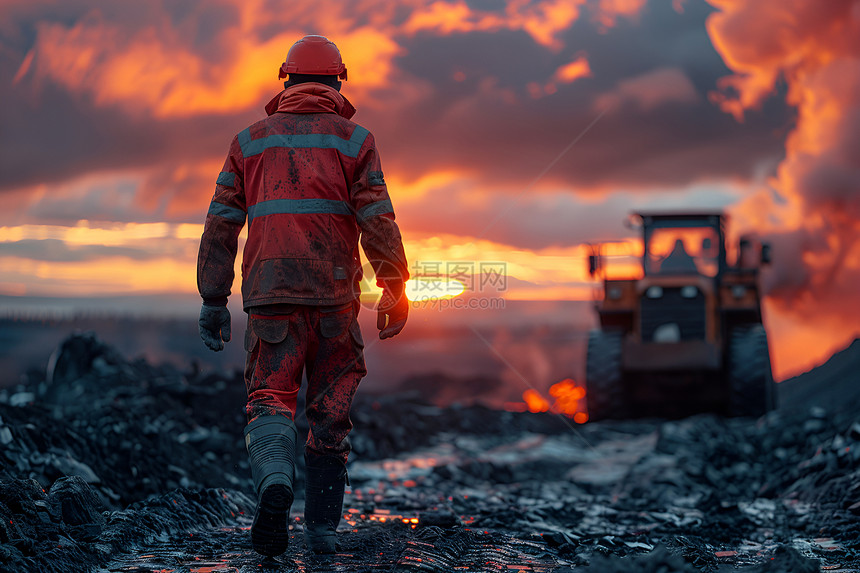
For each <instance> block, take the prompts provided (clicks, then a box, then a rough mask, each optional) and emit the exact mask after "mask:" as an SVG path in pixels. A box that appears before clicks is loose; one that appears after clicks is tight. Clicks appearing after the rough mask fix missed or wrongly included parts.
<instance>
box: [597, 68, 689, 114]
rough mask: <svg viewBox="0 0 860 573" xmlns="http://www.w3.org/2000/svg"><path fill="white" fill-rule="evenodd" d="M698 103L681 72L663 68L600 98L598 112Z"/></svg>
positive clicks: (633, 79) (621, 82) (630, 80)
mask: <svg viewBox="0 0 860 573" xmlns="http://www.w3.org/2000/svg"><path fill="white" fill-rule="evenodd" d="M698 99H699V96H698V94H697V93H696V88H695V87H693V83H692V82H691V81H690V79H689V78H688V77H687V76H686V75H685V74H684V72H683V71H681V70H679V69H678V68H661V69H657V70H652V71H650V72H646V73H644V74H642V75H639V76H635V77H632V78H627V79H624V80H621V81H619V82H618V85H617V86H616V87H615V89H613V90H612V91H610V92H607V93H605V94H603V95H601V96H599V97H598V98H597V100H596V102H595V108H596V109H600V110H603V109H609V108H614V107H617V106H619V105H621V104H623V103H628V102H630V103H632V104H634V105H635V106H637V107H638V108H640V109H641V110H643V111H648V110H651V109H654V108H655V107H657V106H659V105H662V104H665V103H694V102H696V101H697V100H698Z"/></svg>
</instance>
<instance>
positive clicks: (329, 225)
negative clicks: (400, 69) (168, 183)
mask: <svg viewBox="0 0 860 573" xmlns="http://www.w3.org/2000/svg"><path fill="white" fill-rule="evenodd" d="M266 111H267V112H268V113H269V117H267V118H266V119H264V120H262V121H259V122H257V123H255V124H254V125H252V126H250V127H249V128H247V129H245V130H244V131H242V132H241V133H239V134H238V135H237V136H236V137H234V138H233V141H232V143H231V145H230V151H229V154H228V156H227V160H226V161H225V163H224V167H223V168H222V170H221V173H220V174H219V175H218V179H217V181H216V185H215V195H214V197H213V198H212V203H211V204H210V206H209V212H208V214H207V215H206V224H205V227H204V230H203V237H202V239H201V242H200V252H199V255H198V261H197V284H198V288H199V290H200V294H201V296H202V297H203V300H204V302H208V303H210V304H223V303H225V302H226V299H227V296H228V295H229V294H230V288H231V286H232V283H233V264H234V261H235V258H236V251H237V245H238V236H239V232H240V231H241V229H242V227H243V226H244V223H245V220H246V218H247V221H248V240H247V242H246V244H245V250H244V254H243V260H242V298H243V305H244V307H245V308H246V309H247V308H249V307H253V306H259V305H266V304H276V303H298V304H309V305H330V304H342V303H345V302H348V301H350V300H353V299H354V298H356V297H357V290H356V289H357V284H358V282H359V280H360V279H361V268H360V262H359V255H358V244H359V235H360V237H361V246H362V248H363V249H364V252H365V255H366V256H367V259H368V260H369V261H370V262H371V264H372V265H373V267H374V270H375V272H376V274H377V282H380V283H381V281H385V280H406V279H407V278H408V276H409V275H408V270H407V263H406V256H405V254H404V251H403V244H402V240H401V236H400V231H399V229H398V228H397V224H396V223H395V222H394V209H393V207H392V205H391V199H390V198H389V196H388V190H387V188H386V186H385V180H384V177H383V175H382V168H381V166H380V162H379V155H378V153H377V151H376V146H375V143H374V139H373V135H372V134H371V133H370V132H369V131H368V130H367V129H365V128H363V127H361V126H360V125H357V124H355V123H353V122H352V121H350V120H349V119H348V118H349V117H351V116H352V114H353V113H354V111H355V110H354V109H353V108H352V106H351V105H350V104H349V102H348V101H347V100H346V99H345V98H344V97H343V96H341V95H340V93H338V92H337V90H335V89H333V88H330V87H328V86H325V85H323V84H318V83H304V84H299V85H296V86H292V87H290V88H289V89H286V90H284V91H283V92H281V93H280V94H278V96H276V97H275V98H274V99H273V100H272V101H271V102H270V103H269V105H267V106H266Z"/></svg>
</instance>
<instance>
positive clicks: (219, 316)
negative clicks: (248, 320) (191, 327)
mask: <svg viewBox="0 0 860 573" xmlns="http://www.w3.org/2000/svg"><path fill="white" fill-rule="evenodd" d="M197 324H198V325H199V326H200V338H202V339H203V342H204V343H205V344H206V346H208V347H209V350H213V351H215V352H218V351H219V350H224V343H225V342H230V311H229V310H227V307H226V306H207V305H206V304H205V303H204V304H203V308H201V309H200V320H199V321H197Z"/></svg>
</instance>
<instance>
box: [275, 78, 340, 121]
mask: <svg viewBox="0 0 860 573" xmlns="http://www.w3.org/2000/svg"><path fill="white" fill-rule="evenodd" d="M277 112H286V113H336V114H338V115H339V116H341V117H345V118H346V119H350V118H352V116H353V115H355V107H353V105H352V104H351V103H350V102H349V100H348V99H346V98H345V97H344V96H343V95H341V93H340V92H339V91H337V90H336V89H334V88H333V87H330V86H327V85H325V84H319V83H316V82H306V83H302V84H298V85H295V86H290V87H288V88H287V89H285V90H283V91H282V92H281V93H279V94H278V95H276V96H275V97H273V98H272V99H271V101H269V103H267V104H266V113H267V114H268V115H272V114H274V113H277Z"/></svg>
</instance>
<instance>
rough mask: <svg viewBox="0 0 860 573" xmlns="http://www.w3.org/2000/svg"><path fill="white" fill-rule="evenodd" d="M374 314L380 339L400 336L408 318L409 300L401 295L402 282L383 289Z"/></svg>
mask: <svg viewBox="0 0 860 573" xmlns="http://www.w3.org/2000/svg"><path fill="white" fill-rule="evenodd" d="M376 313H377V314H376V328H378V329H379V338H380V339H382V340H385V339H386V338H391V337H392V336H396V335H398V334H400V331H401V330H403V327H404V326H406V319H407V318H408V317H409V299H407V298H406V295H405V294H404V293H403V283H402V282H400V283H393V284H391V285H386V286H385V287H383V290H382V298H380V299H379V304H378V305H377V306H376Z"/></svg>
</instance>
